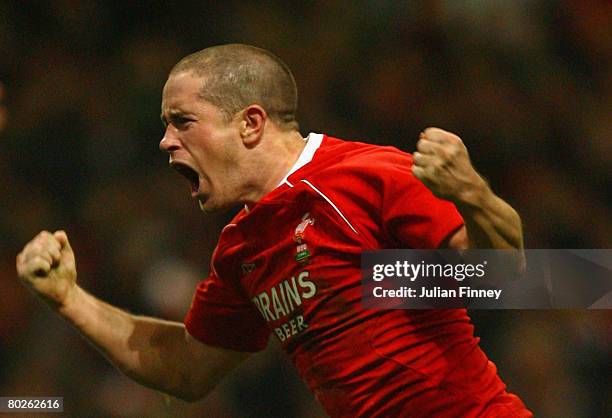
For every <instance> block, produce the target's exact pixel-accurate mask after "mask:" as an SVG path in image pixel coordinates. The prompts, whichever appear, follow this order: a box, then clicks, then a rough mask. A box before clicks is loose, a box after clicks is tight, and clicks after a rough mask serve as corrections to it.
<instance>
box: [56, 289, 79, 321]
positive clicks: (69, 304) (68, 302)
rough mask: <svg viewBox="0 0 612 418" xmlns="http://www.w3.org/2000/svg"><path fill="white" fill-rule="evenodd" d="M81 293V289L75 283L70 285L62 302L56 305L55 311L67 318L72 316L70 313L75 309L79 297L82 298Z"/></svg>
mask: <svg viewBox="0 0 612 418" xmlns="http://www.w3.org/2000/svg"><path fill="white" fill-rule="evenodd" d="M83 295H84V291H83V289H81V288H80V287H79V286H78V285H77V284H74V285H73V286H71V287H70V288H69V290H68V291H67V292H66V297H65V298H64V300H63V302H62V303H61V304H59V305H58V306H57V311H58V312H59V314H60V315H62V316H63V317H67V318H70V317H72V313H74V312H75V311H76V310H77V306H78V303H79V298H82V297H83Z"/></svg>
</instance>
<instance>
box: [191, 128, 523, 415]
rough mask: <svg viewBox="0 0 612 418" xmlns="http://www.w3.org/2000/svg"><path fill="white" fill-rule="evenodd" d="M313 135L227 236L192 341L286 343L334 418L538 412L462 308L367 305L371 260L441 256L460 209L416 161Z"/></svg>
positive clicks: (253, 345)
mask: <svg viewBox="0 0 612 418" xmlns="http://www.w3.org/2000/svg"><path fill="white" fill-rule="evenodd" d="M309 138H310V139H309V141H308V144H307V146H306V148H305V150H304V152H303V153H302V156H301V157H300V159H301V160H302V163H304V162H305V161H304V160H309V159H310V158H311V157H312V160H311V161H310V162H308V163H307V164H306V165H303V166H302V167H301V168H299V169H297V170H296V171H295V172H293V173H291V174H290V175H289V176H288V177H287V178H286V179H284V180H283V182H282V183H281V185H280V186H279V187H278V188H276V189H275V190H273V191H272V192H270V193H269V194H268V195H266V196H265V197H264V198H262V199H261V200H260V201H259V202H257V204H255V205H254V206H253V207H252V208H251V209H250V210H249V211H247V210H242V211H241V212H240V213H239V214H238V215H237V216H236V217H235V218H234V219H233V220H232V222H231V223H230V224H228V225H227V226H226V227H225V228H224V229H223V231H222V233H221V236H220V238H219V242H218V244H217V248H216V250H215V253H214V254H213V259H212V263H211V274H210V276H209V277H208V279H207V280H204V281H203V282H202V283H200V284H199V286H198V288H197V290H196V294H195V296H194V299H193V303H192V306H191V308H190V310H189V312H188V313H187V316H186V318H185V325H186V327H187V330H188V331H189V333H190V334H191V335H193V336H194V337H195V338H197V339H199V340H200V341H202V342H204V343H206V344H210V345H215V346H220V347H225V348H228V349H234V350H239V351H259V350H262V349H263V348H264V347H265V346H266V344H267V341H268V337H269V335H270V333H272V334H274V335H275V337H276V338H278V339H279V340H280V341H281V344H282V346H283V348H284V349H285V351H286V352H287V353H288V354H289V355H290V356H291V359H292V360H293V362H294V364H295V365H296V367H297V369H298V372H299V374H300V375H301V377H302V378H303V379H304V380H305V381H306V383H307V384H308V386H309V387H310V388H311V390H312V391H313V392H314V393H315V395H316V397H317V399H318V400H319V401H320V402H321V403H322V405H323V407H324V408H325V409H326V411H327V412H328V413H329V414H330V415H331V416H332V417H359V416H364V417H376V416H385V417H389V416H394V417H395V416H397V417H399V416H401V417H404V416H414V417H476V416H479V417H480V416H496V417H502V416H509V417H510V416H517V417H518V416H520V417H523V416H531V415H530V413H529V412H528V411H527V410H526V409H525V408H524V406H523V405H522V403H521V401H520V400H519V399H518V398H517V397H516V396H514V395H511V394H508V393H507V392H506V391H505V385H504V384H503V383H502V381H501V380H500V379H499V377H498V376H497V372H496V369H495V366H494V365H493V363H491V362H490V361H489V360H488V359H487V357H486V356H485V355H484V353H483V352H482V351H481V350H480V348H479V347H478V338H476V337H474V335H473V327H472V325H471V324H470V322H469V318H468V316H467V312H466V311H465V310H464V309H456V310H451V309H449V310H366V309H363V308H362V306H361V303H360V299H361V289H360V283H361V272H360V261H361V260H360V256H361V252H362V251H363V250H372V249H383V248H437V247H438V246H439V245H440V244H441V242H442V241H443V240H444V239H445V238H447V237H448V236H449V235H450V234H452V233H453V232H455V231H456V230H457V229H458V228H460V227H461V225H463V221H462V219H461V217H460V215H459V214H458V212H457V210H456V208H455V206H454V205H453V204H452V203H450V202H447V201H443V200H440V199H438V198H436V197H435V196H433V195H432V193H431V192H430V191H429V190H428V189H427V188H426V187H425V186H424V185H423V184H422V183H421V182H420V181H418V180H417V179H416V178H415V177H414V176H413V175H412V173H411V165H412V156H411V155H410V154H407V153H404V152H401V151H399V150H398V149H396V148H393V147H381V146H376V145H370V144H364V143H358V142H346V141H342V140H339V139H336V138H332V137H328V136H321V135H317V134H311V135H310V137H309ZM319 144H320V146H318V145H319ZM315 151H316V152H315ZM313 153H314V155H313ZM504 413H507V415H504Z"/></svg>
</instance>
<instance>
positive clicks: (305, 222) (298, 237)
mask: <svg viewBox="0 0 612 418" xmlns="http://www.w3.org/2000/svg"><path fill="white" fill-rule="evenodd" d="M314 223H315V221H314V219H313V218H311V217H310V212H306V213H305V214H304V216H302V221H301V222H300V223H299V224H298V226H296V227H295V232H294V235H293V240H294V241H295V242H296V243H297V244H298V245H297V247H296V254H295V261H297V262H298V263H300V264H308V263H309V262H310V256H311V254H310V250H309V249H308V245H307V244H306V241H305V236H306V229H307V228H308V226H309V225H314Z"/></svg>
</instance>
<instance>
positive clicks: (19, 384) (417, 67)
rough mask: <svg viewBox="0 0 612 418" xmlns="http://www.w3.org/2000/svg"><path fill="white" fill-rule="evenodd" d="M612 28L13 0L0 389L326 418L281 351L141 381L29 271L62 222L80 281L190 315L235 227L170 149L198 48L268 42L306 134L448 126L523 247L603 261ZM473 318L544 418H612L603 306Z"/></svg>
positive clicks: (558, 20) (201, 410) (573, 11)
mask: <svg viewBox="0 0 612 418" xmlns="http://www.w3.org/2000/svg"><path fill="white" fill-rule="evenodd" d="M611 28H612V5H611V3H610V2H609V1H608V0H600V1H596V0H565V1H545V0H539V1H536V0H518V1H501V0H486V1H485V0H471V1H454V0H446V1H443V0H438V1H435V0H432V1H414V2H413V1H411V2H408V1H406V2H398V1H390V0H389V1H382V0H378V1H376V0H370V1H353V2H343V1H335V0H328V1H304V2H286V1H265V2H264V1H259V2H239V1H224V2H206V1H198V2H194V1H187V2H180V3H178V2H176V3H174V2H172V3H170V2H164V1H151V2H139V1H133V0H125V1H117V2H111V1H101V0H100V1H96V0H89V1H88V0H55V1H43V2H35V1H25V0H24V1H0V82H1V84H0V130H2V133H0V190H1V192H2V193H1V198H0V297H1V303H0V395H2V396H10V395H20V396H26V395H30V396H35V395H40V396H43V395H56V396H64V404H65V411H66V412H65V414H66V415H67V416H75V417H81V416H88V417H94V416H104V417H106V416H134V417H144V416H148V417H156V416H159V417H163V416H192V417H199V416H211V417H228V416H231V417H300V418H302V417H319V416H324V415H323V413H322V412H321V409H320V408H319V407H318V406H317V404H316V402H315V400H314V399H313V398H312V396H311V395H310V393H309V392H308V391H307V390H306V389H305V387H304V385H303V384H302V383H301V382H300V381H299V380H298V379H297V377H296V373H295V371H294V370H293V368H292V367H293V366H291V365H290V364H289V363H288V362H287V360H285V359H284V356H283V354H282V353H281V352H280V351H279V349H278V347H277V345H276V344H275V343H274V342H271V344H270V347H269V349H268V350H267V351H266V352H264V353H262V354H258V355H257V356H256V358H254V359H251V360H250V361H248V362H247V363H246V364H245V365H244V366H243V367H241V368H240V370H239V371H238V372H236V373H235V374H234V375H233V376H232V377H231V378H230V379H228V380H227V381H226V382H225V383H224V384H223V385H222V387H221V388H219V389H218V390H216V391H215V392H214V393H213V394H212V395H211V396H210V397H209V398H208V399H207V400H205V401H203V402H201V403H197V404H186V403H183V402H181V401H177V400H173V399H166V398H165V397H164V396H162V395H161V394H159V393H156V392H154V391H151V390H148V389H144V388H141V387H140V386H138V385H136V384H135V383H132V382H131V381H129V380H128V379H127V378H125V377H123V376H121V375H120V374H119V373H118V372H116V371H115V370H114V369H113V368H112V367H111V366H109V365H108V364H107V363H106V362H105V361H104V359H103V358H102V357H101V356H100V355H99V354H98V353H97V352H96V351H95V350H94V349H92V348H91V347H90V346H89V345H88V344H87V343H86V342H84V341H83V340H81V339H80V338H79V336H78V335H77V333H76V332H74V330H73V329H71V328H70V327H69V326H67V325H66V324H64V323H63V322H62V321H61V320H59V319H57V318H56V317H55V315H53V314H52V313H51V311H50V310H49V309H47V308H46V307H45V306H44V305H43V304H42V303H40V302H38V301H37V300H36V299H34V298H33V297H32V296H31V295H30V294H28V291H27V290H26V289H25V288H24V287H22V286H21V285H20V284H19V283H18V282H17V280H16V278H15V267H14V259H15V255H16V254H17V253H18V252H19V251H20V249H21V247H22V246H23V245H24V244H25V243H26V242H27V241H29V240H30V239H31V238H32V237H33V236H34V235H35V234H37V233H38V232H39V230H41V229H49V230H55V229H59V228H64V229H66V230H67V231H68V233H69V236H70V238H71V241H72V246H73V248H74V249H75V251H76V253H77V263H78V267H79V281H80V283H81V285H82V286H83V287H85V288H86V289H88V290H89V291H91V292H92V293H94V294H95V295H97V296H99V297H100V298H102V299H104V300H106V301H109V302H110V303H113V304H115V305H118V306H121V307H123V308H126V309H128V310H130V311H132V312H136V313H142V314H150V315H155V316H159V317H164V318H168V319H175V320H181V319H182V316H183V315H184V313H185V312H186V310H187V308H188V306H189V303H190V300H191V296H192V292H193V289H194V287H195V284H196V283H197V281H198V280H200V279H202V278H203V277H205V275H206V274H207V270H208V262H209V258H210V255H211V251H212V248H213V247H214V245H215V243H216V239H217V236H218V233H219V231H220V229H221V227H222V226H223V223H224V222H225V221H226V220H227V215H219V216H214V217H205V216H202V214H201V213H200V212H199V210H198V208H197V205H196V204H195V203H194V202H193V201H191V199H190V197H189V192H188V187H187V186H186V185H185V182H184V180H182V179H181V178H179V176H178V175H177V174H176V173H174V172H173V171H172V170H171V169H169V168H168V166H167V158H166V156H164V155H163V154H162V153H161V152H159V150H158V148H157V147H158V142H159V140H160V138H161V135H162V132H163V130H162V127H161V124H160V121H159V113H160V97H161V89H162V86H163V84H164V82H165V79H166V75H167V73H168V71H169V69H170V68H171V67H172V65H173V64H174V63H175V62H176V61H178V60H179V59H180V58H181V57H183V56H184V55H186V54H188V53H191V52H194V51H196V50H198V49H201V48H204V47H206V46H210V45H214V44H219V43H227V42H243V43H249V44H254V45H257V46H261V47H264V48H266V49H269V50H271V51H273V52H274V53H276V54H277V55H278V56H280V57H281V58H282V59H283V60H284V61H286V62H287V63H288V64H289V66H290V67H291V68H292V69H293V70H294V73H295V76H296V79H297V82H298V85H299V88H300V121H301V127H302V129H301V130H302V133H303V134H304V135H306V134H307V133H308V132H309V131H316V132H325V133H328V134H331V135H334V136H339V137H342V138H347V139H355V140H363V141H367V142H373V143H379V144H392V145H395V146H397V147H399V148H401V149H404V150H406V151H411V150H413V149H414V146H415V143H416V140H417V138H418V133H419V132H420V131H421V130H422V129H423V128H425V127H427V126H438V127H442V128H445V129H447V130H451V131H454V132H456V133H458V134H459V135H460V136H461V137H462V138H463V139H464V141H465V143H466V144H467V146H468V149H469V150H470V154H471V157H472V159H473V161H474V163H475V164H476V166H477V167H478V168H479V170H480V171H481V172H482V173H483V175H485V176H486V177H487V178H488V179H489V181H490V182H491V184H492V186H493V188H494V190H495V191H496V192H498V194H500V195H501V196H502V197H503V198H505V199H506V200H508V201H509V202H510V203H511V204H512V205H513V206H514V207H515V208H516V209H517V210H518V211H519V213H520V214H521V216H522V218H523V222H524V225H525V237H526V245H527V247H528V248H610V247H611V246H610V240H611V238H610V237H611V236H612V217H611V216H610V213H611V212H610V209H611V206H612V187H611V176H610V173H611V171H612V170H611V169H612V158H611V156H612V65H611V64H612V62H611V60H612V29H611ZM472 317H473V319H474V322H475V323H476V327H477V328H476V330H477V334H478V335H479V336H481V337H482V345H483V347H484V348H485V350H486V351H487V353H488V354H489V355H490V357H491V358H492V360H493V361H495V363H496V364H497V366H498V368H499V370H500V374H501V376H502V378H503V379H504V380H505V381H506V382H507V383H508V385H509V388H510V390H512V391H514V392H516V393H518V394H519V395H520V396H521V397H522V398H523V399H524V400H525V402H526V404H527V405H528V406H529V407H530V408H531V409H532V410H533V411H534V412H536V416H539V417H604V416H612V406H611V402H610V399H612V384H611V381H610V376H612V366H611V365H612V361H611V354H612V316H611V315H610V312H609V311H476V312H473V313H472Z"/></svg>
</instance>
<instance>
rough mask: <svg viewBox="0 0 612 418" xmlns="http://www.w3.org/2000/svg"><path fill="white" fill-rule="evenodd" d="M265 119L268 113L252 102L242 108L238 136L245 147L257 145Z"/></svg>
mask: <svg viewBox="0 0 612 418" xmlns="http://www.w3.org/2000/svg"><path fill="white" fill-rule="evenodd" d="M267 120H268V114H267V113H266V111H265V109H264V108H263V107H261V106H260V105H258V104H252V105H249V106H247V107H245V108H244V110H243V111H242V120H241V121H240V136H241V137H242V142H244V144H245V145H246V146H247V147H252V146H255V145H257V143H258V142H259V140H260V139H261V136H262V134H263V130H264V126H265V124H266V122H267Z"/></svg>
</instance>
